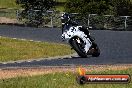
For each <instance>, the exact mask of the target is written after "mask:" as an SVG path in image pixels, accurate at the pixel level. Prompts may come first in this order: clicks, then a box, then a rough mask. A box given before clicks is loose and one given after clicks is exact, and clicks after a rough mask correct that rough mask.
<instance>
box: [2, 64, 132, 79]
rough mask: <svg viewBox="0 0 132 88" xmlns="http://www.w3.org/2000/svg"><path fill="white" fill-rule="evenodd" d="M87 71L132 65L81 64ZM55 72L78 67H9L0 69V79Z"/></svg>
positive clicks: (75, 71) (74, 71)
mask: <svg viewBox="0 0 132 88" xmlns="http://www.w3.org/2000/svg"><path fill="white" fill-rule="evenodd" d="M83 67H84V68H85V69H86V71H87V72H92V71H104V70H125V69H128V68H132V65H99V66H97V65H91V66H83ZM55 72H73V73H77V72H78V67H77V66H76V67H36V68H10V69H1V70H0V79H8V78H13V77H18V76H35V75H43V74H49V73H55Z"/></svg>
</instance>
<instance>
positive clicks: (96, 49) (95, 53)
mask: <svg viewBox="0 0 132 88" xmlns="http://www.w3.org/2000/svg"><path fill="white" fill-rule="evenodd" d="M91 49H93V52H92V56H93V57H98V56H99V55H100V49H99V47H98V45H97V44H96V43H94V42H93V44H92V48H91Z"/></svg>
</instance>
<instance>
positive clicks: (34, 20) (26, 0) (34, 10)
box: [16, 0, 55, 26]
mask: <svg viewBox="0 0 132 88" xmlns="http://www.w3.org/2000/svg"><path fill="white" fill-rule="evenodd" d="M16 3H17V4H20V5H21V7H22V8H23V9H24V10H23V11H22V13H21V16H22V18H26V19H28V23H30V24H33V25H36V26H38V25H41V24H42V23H43V20H44V19H43V13H46V11H47V10H49V9H50V8H53V7H54V5H55V4H54V1H53V0H16Z"/></svg>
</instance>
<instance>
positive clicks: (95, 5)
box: [65, 0, 109, 15]
mask: <svg viewBox="0 0 132 88" xmlns="http://www.w3.org/2000/svg"><path fill="white" fill-rule="evenodd" d="M108 9H109V6H108V5H107V2H106V1H105V0H102V1H98V0H97V1H92V0H67V2H66V5H65V11H66V12H76V13H81V14H84V15H86V14H95V13H96V14H104V12H105V11H107V10H108Z"/></svg>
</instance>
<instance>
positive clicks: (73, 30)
mask: <svg viewBox="0 0 132 88" xmlns="http://www.w3.org/2000/svg"><path fill="white" fill-rule="evenodd" d="M81 27H82V26H72V27H70V28H69V30H66V31H64V32H63V34H62V39H63V40H67V41H68V42H69V40H70V39H71V38H73V37H75V36H77V37H79V38H81V39H82V40H83V41H84V43H85V48H84V49H85V52H86V53H87V52H88V50H89V48H90V47H91V45H92V42H91V41H90V39H89V38H88V37H87V35H86V34H85V33H84V32H83V31H80V30H79V28H81ZM77 42H78V43H80V40H77Z"/></svg>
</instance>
